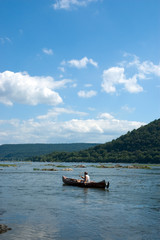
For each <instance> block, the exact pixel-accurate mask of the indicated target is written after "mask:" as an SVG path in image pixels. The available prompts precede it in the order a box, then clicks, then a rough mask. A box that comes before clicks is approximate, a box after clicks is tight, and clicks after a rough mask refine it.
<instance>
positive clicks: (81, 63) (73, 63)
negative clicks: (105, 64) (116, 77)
mask: <svg viewBox="0 0 160 240" xmlns="http://www.w3.org/2000/svg"><path fill="white" fill-rule="evenodd" d="M61 64H62V65H66V64H67V65H69V66H70V67H76V68H79V69H80V68H86V67H87V65H88V64H91V65H93V66H94V67H98V63H97V62H95V61H93V59H92V58H90V59H88V58H87V57H84V58H82V59H80V60H77V59H72V60H69V61H67V62H66V61H63V62H62V63H61Z"/></svg>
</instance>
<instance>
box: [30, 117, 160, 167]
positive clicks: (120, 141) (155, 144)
mask: <svg viewBox="0 0 160 240" xmlns="http://www.w3.org/2000/svg"><path fill="white" fill-rule="evenodd" d="M32 160H33V161H67V162H72V161H77V162H124V163H125V162H126V163H129V162H130V163H134V162H138V163H160V119H158V120H155V121H153V122H151V123H149V124H148V125H145V126H142V127H140V128H139V129H137V130H133V131H131V132H128V133H127V134H125V135H123V136H121V137H119V138H117V139H116V140H113V141H111V142H108V143H105V144H100V145H97V146H95V147H92V148H89V149H86V150H81V151H79V152H71V153H67V152H63V153H58V152H53V153H51V154H48V155H46V156H43V157H41V158H33V159H32Z"/></svg>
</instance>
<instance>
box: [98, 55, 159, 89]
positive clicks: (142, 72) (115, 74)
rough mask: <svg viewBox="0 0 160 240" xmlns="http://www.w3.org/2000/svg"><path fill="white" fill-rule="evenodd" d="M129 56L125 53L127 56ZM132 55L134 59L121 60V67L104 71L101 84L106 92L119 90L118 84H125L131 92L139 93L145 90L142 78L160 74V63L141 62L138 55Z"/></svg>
mask: <svg viewBox="0 0 160 240" xmlns="http://www.w3.org/2000/svg"><path fill="white" fill-rule="evenodd" d="M127 56H128V55H127V54H125V57H127ZM129 56H130V57H131V55H129ZM132 57H133V60H132V61H129V62H127V61H123V62H121V63H120V64H119V65H120V67H119V66H116V67H111V68H109V69H106V70H104V71H103V76H102V77H103V81H102V84H101V86H102V89H103V90H104V91H105V92H106V93H115V92H117V88H116V87H117V86H123V88H124V89H125V90H126V91H127V92H130V93H139V92H142V91H143V87H142V86H141V85H140V83H139V82H140V80H144V79H148V77H149V76H158V77H159V76H160V65H154V64H153V63H152V62H151V61H144V62H142V63H141V62H140V60H139V58H138V57H137V56H132ZM131 70H132V71H131ZM127 75H131V77H127Z"/></svg>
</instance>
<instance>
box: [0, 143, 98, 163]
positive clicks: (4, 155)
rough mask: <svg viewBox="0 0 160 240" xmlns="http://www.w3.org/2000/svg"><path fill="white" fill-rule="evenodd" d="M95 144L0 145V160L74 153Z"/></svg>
mask: <svg viewBox="0 0 160 240" xmlns="http://www.w3.org/2000/svg"><path fill="white" fill-rule="evenodd" d="M96 145H97V144H94V143H69V144H4V145H0V160H24V159H25V158H29V157H33V156H40V155H44V154H48V153H51V152H54V151H56V152H64V151H65V152H73V151H80V150H84V149H88V148H90V147H94V146H96Z"/></svg>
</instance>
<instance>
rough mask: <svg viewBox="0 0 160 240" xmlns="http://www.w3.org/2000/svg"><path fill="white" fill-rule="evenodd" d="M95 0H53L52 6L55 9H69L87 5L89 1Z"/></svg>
mask: <svg viewBox="0 0 160 240" xmlns="http://www.w3.org/2000/svg"><path fill="white" fill-rule="evenodd" d="M96 1H97V0H55V3H54V4H53V8H54V9H55V10H57V9H64V10H69V9H72V7H74V6H75V7H81V6H87V5H88V4H89V3H91V2H96Z"/></svg>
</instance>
